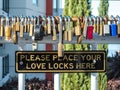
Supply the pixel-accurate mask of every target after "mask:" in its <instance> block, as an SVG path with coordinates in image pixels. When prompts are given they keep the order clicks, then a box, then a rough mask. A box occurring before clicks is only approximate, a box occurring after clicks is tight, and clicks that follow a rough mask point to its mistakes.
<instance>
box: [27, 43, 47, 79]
mask: <svg viewBox="0 0 120 90" xmlns="http://www.w3.org/2000/svg"><path fill="white" fill-rule="evenodd" d="M25 50H32V44H27V45H26V46H25ZM45 50H46V45H45V44H38V51H45ZM25 76H26V78H28V79H31V78H33V77H37V78H39V79H41V80H45V73H26V75H25Z"/></svg>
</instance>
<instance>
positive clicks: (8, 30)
mask: <svg viewBox="0 0 120 90" xmlns="http://www.w3.org/2000/svg"><path fill="white" fill-rule="evenodd" d="M5 40H7V41H10V40H11V27H10V24H9V17H6V26H5Z"/></svg>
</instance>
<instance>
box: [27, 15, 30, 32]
mask: <svg viewBox="0 0 120 90" xmlns="http://www.w3.org/2000/svg"><path fill="white" fill-rule="evenodd" d="M27 32H30V16H28V20H27Z"/></svg>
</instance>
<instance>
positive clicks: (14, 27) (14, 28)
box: [12, 17, 16, 32]
mask: <svg viewBox="0 0 120 90" xmlns="http://www.w3.org/2000/svg"><path fill="white" fill-rule="evenodd" d="M15 21H16V18H15V17H12V32H14V31H16V25H15Z"/></svg>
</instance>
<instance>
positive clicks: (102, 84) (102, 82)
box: [97, 44, 108, 90]
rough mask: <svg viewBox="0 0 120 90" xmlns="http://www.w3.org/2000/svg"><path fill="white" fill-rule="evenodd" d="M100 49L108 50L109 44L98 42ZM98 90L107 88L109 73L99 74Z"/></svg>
mask: <svg viewBox="0 0 120 90" xmlns="http://www.w3.org/2000/svg"><path fill="white" fill-rule="evenodd" d="M97 49H98V50H105V51H106V52H108V44H98V46H97ZM98 90H107V75H106V72H105V73H99V74H98Z"/></svg>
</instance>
